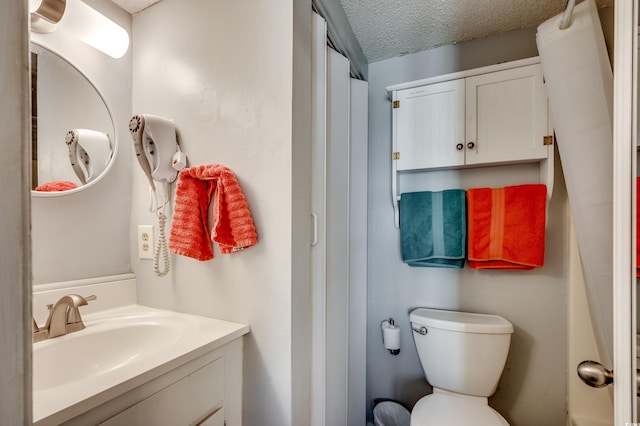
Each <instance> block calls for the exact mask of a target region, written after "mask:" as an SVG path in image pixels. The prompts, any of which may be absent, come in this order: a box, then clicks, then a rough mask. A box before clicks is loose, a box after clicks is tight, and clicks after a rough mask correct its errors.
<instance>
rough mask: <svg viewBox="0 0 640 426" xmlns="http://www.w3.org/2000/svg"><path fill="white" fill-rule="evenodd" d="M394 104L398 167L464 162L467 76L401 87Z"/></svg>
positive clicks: (446, 164)
mask: <svg viewBox="0 0 640 426" xmlns="http://www.w3.org/2000/svg"><path fill="white" fill-rule="evenodd" d="M393 108H394V115H395V117H396V122H395V126H394V133H395V139H396V149H395V155H394V159H395V160H396V166H397V169H398V170H415V169H431V168H438V167H455V166H462V165H464V162H465V158H464V154H465V153H464V149H463V147H464V141H465V132H464V127H465V81H464V79H458V80H453V81H445V82H442V83H435V84H428V85H425V86H420V87H415V88H411V89H405V90H399V91H397V92H396V93H395V96H394V102H393Z"/></svg>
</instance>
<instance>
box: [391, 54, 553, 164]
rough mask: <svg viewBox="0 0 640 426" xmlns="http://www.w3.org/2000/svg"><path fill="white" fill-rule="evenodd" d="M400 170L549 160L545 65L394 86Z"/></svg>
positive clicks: (394, 129)
mask: <svg viewBox="0 0 640 426" xmlns="http://www.w3.org/2000/svg"><path fill="white" fill-rule="evenodd" d="M392 100H393V104H392V105H393V116H394V126H393V135H394V148H395V149H394V152H393V161H394V162H395V163H396V164H395V167H396V169H397V171H404V170H424V169H436V168H451V167H464V166H479V165H489V164H499V163H510V162H521V161H536V160H541V159H544V158H547V156H548V155H549V149H548V144H549V142H550V140H549V138H546V139H545V137H546V136H549V134H550V131H549V118H548V115H549V114H548V108H547V96H546V93H545V89H544V83H543V78H542V69H541V66H540V64H531V65H526V66H517V67H515V68H510V69H503V70H499V71H493V72H481V73H479V74H477V75H469V76H467V77H460V78H454V79H451V80H449V81H442V82H435V83H425V84H418V85H416V86H414V87H409V88H405V89H392Z"/></svg>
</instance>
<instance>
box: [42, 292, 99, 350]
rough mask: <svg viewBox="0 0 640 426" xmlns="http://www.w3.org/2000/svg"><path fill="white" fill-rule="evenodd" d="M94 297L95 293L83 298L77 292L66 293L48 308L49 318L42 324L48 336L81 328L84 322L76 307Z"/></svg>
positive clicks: (59, 334)
mask: <svg viewBox="0 0 640 426" xmlns="http://www.w3.org/2000/svg"><path fill="white" fill-rule="evenodd" d="M95 299H96V296H95V295H92V296H88V297H87V298H85V297H82V296H79V295H77V294H68V295H66V296H63V297H61V298H60V299H59V300H58V301H57V302H56V304H55V305H54V306H53V308H52V309H50V310H49V318H47V323H46V324H45V326H44V328H45V329H46V330H47V331H48V338H49V339H50V338H52V337H57V336H62V335H65V334H67V333H71V332H74V331H79V330H82V329H83V328H84V324H83V323H82V317H81V316H80V311H78V307H80V306H84V305H87V300H95ZM70 326H71V327H70Z"/></svg>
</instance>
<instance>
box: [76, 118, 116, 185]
mask: <svg viewBox="0 0 640 426" xmlns="http://www.w3.org/2000/svg"><path fill="white" fill-rule="evenodd" d="M64 141H65V143H66V144H67V148H68V149H69V161H70V162H71V167H73V171H74V172H75V173H76V175H77V176H78V179H80V182H81V183H82V184H83V185H84V184H86V183H89V182H91V181H92V180H94V179H96V178H97V177H98V176H100V175H101V174H102V172H104V171H105V169H106V168H107V165H108V164H109V161H110V160H111V156H112V155H113V150H112V148H111V142H110V140H109V136H108V135H107V134H106V133H102V132H98V131H95V130H89V129H71V130H69V131H68V132H67V134H66V136H65V138H64Z"/></svg>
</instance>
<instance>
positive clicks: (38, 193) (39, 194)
mask: <svg viewBox="0 0 640 426" xmlns="http://www.w3.org/2000/svg"><path fill="white" fill-rule="evenodd" d="M33 46H36V47H37V48H38V49H42V50H46V51H49V52H51V53H52V54H54V55H56V56H57V57H58V58H60V59H61V60H62V61H64V62H66V63H67V64H68V65H69V66H71V67H72V68H73V69H74V70H76V71H77V72H78V73H79V74H80V75H81V76H82V77H84V79H85V80H87V82H88V83H89V85H91V87H93V89H94V90H95V91H96V93H97V94H98V96H99V97H100V99H101V100H102V103H103V104H104V106H105V108H106V109H107V114H109V119H110V120H111V126H112V127H113V149H112V153H111V160H110V161H109V164H107V167H105V169H104V170H103V172H102V173H101V174H100V176H98V177H97V178H95V179H94V180H92V181H91V182H89V183H86V184H84V185H81V186H78V187H77V188H74V189H68V190H65V191H51V192H47V191H35V190H33V189H32V190H31V196H33V197H38V198H50V197H63V196H67V195H72V194H76V193H78V192H81V191H82V190H84V189H88V188H90V187H92V186H94V185H95V184H96V183H98V182H100V181H101V180H102V179H103V178H104V177H105V176H106V175H107V173H109V171H110V170H111V168H112V167H113V164H114V162H115V160H116V157H117V155H118V145H119V144H120V141H119V138H118V134H117V131H116V122H115V120H114V118H113V112H112V111H111V107H110V106H109V103H108V102H107V100H106V99H105V97H104V95H103V94H102V91H100V89H99V88H98V86H97V85H96V84H95V82H94V81H93V80H92V79H91V78H89V76H88V75H87V74H86V73H85V72H84V71H82V70H81V69H80V68H78V66H77V65H75V64H74V63H73V62H72V61H71V60H69V59H68V58H67V57H66V56H65V55H63V54H61V53H60V52H59V51H57V50H55V49H52V48H51V47H48V46H44V45H42V44H40V43H38V42H36V41H34V40H30V42H29V50H30V51H32V50H33V49H32V48H33ZM29 72H31V64H29ZM29 135H31V132H29ZM32 144H33V140H32V139H31V137H29V146H32Z"/></svg>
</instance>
